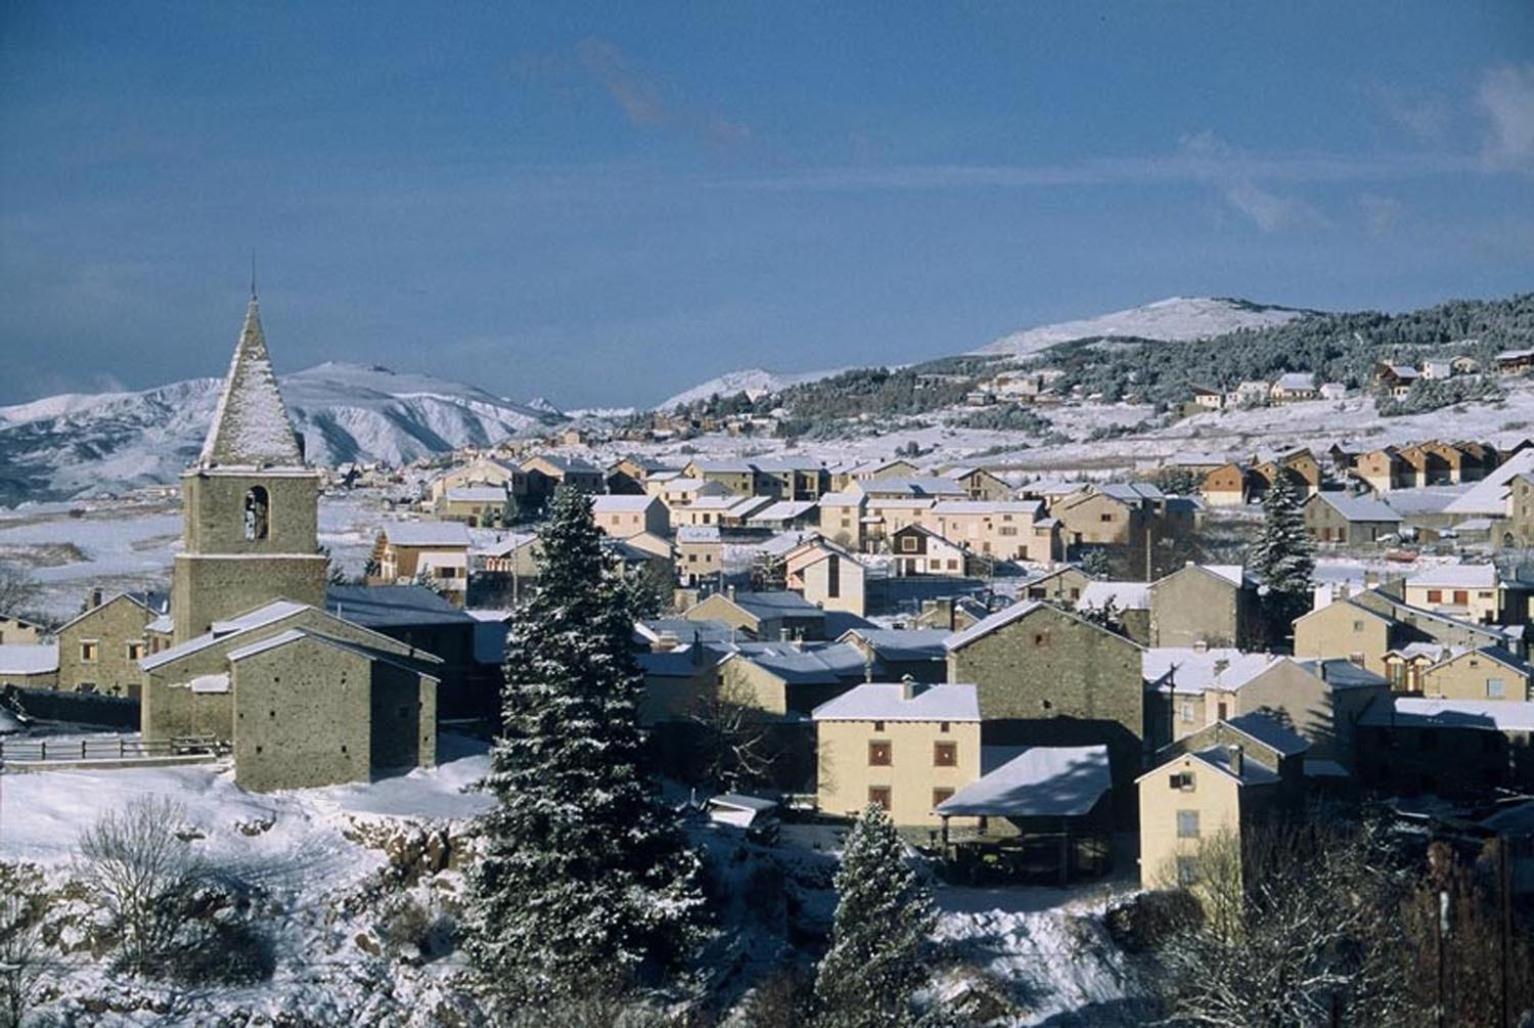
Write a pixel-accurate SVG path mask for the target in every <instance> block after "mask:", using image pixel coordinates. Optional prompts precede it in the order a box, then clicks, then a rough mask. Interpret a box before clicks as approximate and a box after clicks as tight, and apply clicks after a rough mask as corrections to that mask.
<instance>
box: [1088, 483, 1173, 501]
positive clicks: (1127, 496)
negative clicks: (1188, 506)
mask: <svg viewBox="0 0 1534 1028" xmlns="http://www.w3.org/2000/svg"><path fill="white" fill-rule="evenodd" d="M1097 491H1098V492H1100V493H1102V494H1103V495H1104V496H1111V497H1113V498H1114V499H1115V500H1119V501H1122V502H1124V503H1139V502H1140V501H1141V500H1164V499H1166V493H1164V492H1162V491H1161V490H1160V489H1159V488H1157V487H1156V486H1154V485H1151V484H1150V483H1149V482H1104V483H1103V484H1102V485H1099V486H1097Z"/></svg>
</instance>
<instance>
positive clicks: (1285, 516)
mask: <svg viewBox="0 0 1534 1028" xmlns="http://www.w3.org/2000/svg"><path fill="white" fill-rule="evenodd" d="M1262 513H1263V519H1262V533H1261V534H1260V535H1259V536H1258V537H1257V541H1256V542H1255V543H1253V544H1252V547H1251V549H1250V550H1249V551H1248V553H1247V564H1248V565H1249V566H1250V568H1251V570H1252V572H1253V573H1254V574H1256V575H1257V577H1258V578H1259V579H1261V580H1262V582H1263V583H1264V584H1265V585H1266V586H1267V590H1268V591H1267V604H1266V605H1267V608H1268V621H1269V628H1270V631H1271V632H1273V634H1274V635H1276V636H1279V637H1281V636H1283V635H1286V634H1288V625H1289V623H1290V622H1291V621H1292V620H1293V619H1294V618H1296V617H1299V616H1300V615H1301V614H1303V613H1305V611H1306V610H1308V609H1309V608H1310V603H1311V597H1310V590H1311V586H1312V584H1313V578H1314V575H1315V570H1316V558H1315V545H1314V544H1313V543H1312V542H1311V539H1310V532H1309V531H1308V530H1307V529H1306V528H1305V512H1304V509H1303V508H1302V506H1301V504H1300V498H1299V494H1298V493H1297V492H1296V491H1295V488H1294V484H1293V483H1292V482H1291V481H1290V478H1289V476H1288V475H1285V474H1280V475H1279V476H1278V477H1277V478H1276V479H1275V480H1274V482H1273V486H1272V488H1270V489H1269V490H1268V492H1267V495H1266V496H1264V497H1263V498H1262Z"/></svg>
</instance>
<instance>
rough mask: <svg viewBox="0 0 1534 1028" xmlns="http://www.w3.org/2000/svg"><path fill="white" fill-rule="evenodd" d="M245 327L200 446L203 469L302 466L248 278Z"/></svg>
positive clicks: (252, 284) (302, 459)
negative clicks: (230, 466)
mask: <svg viewBox="0 0 1534 1028" xmlns="http://www.w3.org/2000/svg"><path fill="white" fill-rule="evenodd" d="M251 290H252V293H251V297H250V306H249V307H247V308H246V309H245V326H244V327H243V328H242V329H240V341H239V342H238V343H237V344H235V348H234V360H233V361H231V362H230V364H229V377H228V378H226V379H225V380H224V391H223V394H222V395H221V396H220V397H219V400H218V410H216V411H214V413H213V427H212V428H211V429H210V430H209V432H208V438H207V441H206V442H204V443H203V444H202V457H201V461H200V463H201V464H202V466H203V467H215V466H218V465H237V466H263V465H265V466H276V467H302V466H303V463H304V457H303V451H302V450H301V449H300V448H299V445H298V435H297V434H296V433H295V432H294V431H293V423H292V422H291V421H290V420H289V419H288V409H287V407H286V406H284V404H283V402H282V393H281V392H280V391H279V390H278V389H277V376H276V374H274V373H273V371H272V358H271V356H270V355H269V354H268V353H267V352H266V336H265V335H264V334H263V333H262V331H261V307H260V304H259V302H258V301H257V300H256V297H255V293H254V290H255V282H254V281H252V282H251Z"/></svg>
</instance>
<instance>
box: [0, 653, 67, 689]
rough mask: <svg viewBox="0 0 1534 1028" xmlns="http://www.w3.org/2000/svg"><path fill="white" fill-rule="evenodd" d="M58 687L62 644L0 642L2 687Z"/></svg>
mask: <svg viewBox="0 0 1534 1028" xmlns="http://www.w3.org/2000/svg"><path fill="white" fill-rule="evenodd" d="M8 686H15V687H16V688H18V689H57V688H58V686H59V648H58V644H56V643H0V689H3V688H5V687H8Z"/></svg>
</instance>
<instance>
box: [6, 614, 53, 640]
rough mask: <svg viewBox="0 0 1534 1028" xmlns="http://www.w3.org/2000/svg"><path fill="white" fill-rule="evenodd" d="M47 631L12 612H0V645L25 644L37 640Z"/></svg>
mask: <svg viewBox="0 0 1534 1028" xmlns="http://www.w3.org/2000/svg"><path fill="white" fill-rule="evenodd" d="M46 634H47V632H46V631H45V630H44V629H43V627H42V626H41V625H35V624H33V623H32V622H30V621H28V620H26V619H25V618H20V617H17V616H15V615H14V614H0V646H16V645H27V644H31V643H35V642H37V641H38V640H39V639H40V638H41V637H42V636H44V635H46Z"/></svg>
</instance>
